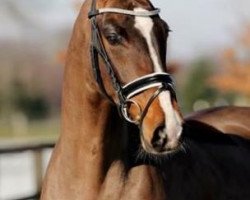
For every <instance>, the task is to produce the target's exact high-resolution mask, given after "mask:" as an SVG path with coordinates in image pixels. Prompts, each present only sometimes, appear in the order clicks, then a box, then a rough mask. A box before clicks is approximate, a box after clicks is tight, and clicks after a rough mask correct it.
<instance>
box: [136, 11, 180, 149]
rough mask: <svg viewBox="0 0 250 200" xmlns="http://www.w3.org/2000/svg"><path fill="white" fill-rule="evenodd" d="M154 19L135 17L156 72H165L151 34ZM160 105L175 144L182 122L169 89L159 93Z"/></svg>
mask: <svg viewBox="0 0 250 200" xmlns="http://www.w3.org/2000/svg"><path fill="white" fill-rule="evenodd" d="M134 11H146V10H144V9H142V8H135V9H134ZM153 25H154V24H153V20H152V19H151V18H150V17H139V16H136V17H135V28H137V29H138V30H139V31H140V32H141V34H142V35H143V37H144V38H145V40H146V42H147V45H148V49H149V54H150V57H151V60H152V62H153V65H154V71H155V72H163V69H162V66H161V64H160V59H159V55H157V51H156V50H155V48H154V46H153V40H152V37H151V34H153V32H152V31H153ZM159 101H160V105H161V107H162V109H163V112H164V114H165V125H166V131H165V133H164V134H167V135H168V139H169V144H168V145H169V147H171V146H173V147H174V146H175V145H176V142H177V140H178V138H179V137H180V134H181V132H182V122H181V118H180V116H179V114H178V113H177V112H176V111H175V109H174V108H173V105H172V102H171V95H170V92H169V91H164V92H162V93H161V94H160V95H159Z"/></svg>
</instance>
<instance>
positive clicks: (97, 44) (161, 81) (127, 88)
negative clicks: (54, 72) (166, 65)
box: [88, 0, 176, 126]
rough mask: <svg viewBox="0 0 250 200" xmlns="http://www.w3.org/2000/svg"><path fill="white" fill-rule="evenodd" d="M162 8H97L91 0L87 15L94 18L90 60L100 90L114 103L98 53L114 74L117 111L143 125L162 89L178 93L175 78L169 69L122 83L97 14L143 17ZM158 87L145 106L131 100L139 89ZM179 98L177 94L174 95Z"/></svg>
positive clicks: (107, 68) (108, 70)
mask: <svg viewBox="0 0 250 200" xmlns="http://www.w3.org/2000/svg"><path fill="white" fill-rule="evenodd" d="M159 12H160V10H159V9H155V10H152V11H133V10H125V9H120V8H101V9H96V0H92V5H91V10H90V12H89V14H88V18H89V19H90V20H91V35H92V37H91V40H92V41H91V46H90V54H91V61H92V68H93V73H94V77H95V80H96V82H97V83H98V85H99V87H100V90H101V92H102V93H103V94H104V95H105V96H106V97H107V98H108V99H109V100H110V101H111V102H113V103H114V104H116V103H115V102H114V100H113V99H112V98H111V97H110V96H109V95H108V93H107V91H106V89H105V87H104V83H103V80H102V77H101V72H100V67H99V57H98V55H99V56H100V57H101V58H102V59H103V61H104V63H105V67H106V70H107V73H108V74H109V76H110V78H111V82H112V85H113V88H114V90H115V91H116V94H117V96H118V99H119V103H118V104H116V105H117V107H118V111H119V113H120V115H121V116H122V117H123V118H124V119H125V120H127V121H128V122H131V123H134V124H137V125H140V126H141V125H142V123H143V119H144V118H145V116H146V114H147V111H148V109H149V107H150V105H151V104H152V103H153V101H154V100H155V98H157V96H159V95H160V93H161V92H163V91H166V90H169V91H170V92H171V95H173V96H174V97H175V90H174V83H173V80H172V78H171V76H170V74H168V73H164V72H162V73H151V74H148V75H146V76H142V77H140V78H137V79H136V80H134V81H132V82H130V83H128V84H126V85H124V86H122V85H121V83H120V81H119V79H118V78H117V76H116V74H115V71H114V68H113V64H112V62H111V60H110V58H109V56H108V54H107V52H106V50H105V48H104V45H103V43H102V39H101V34H100V32H99V29H98V26H97V22H96V16H97V15H101V14H103V13H118V14H124V15H132V16H140V17H151V16H156V15H158V14H159ZM156 87H157V88H158V89H157V90H156V91H155V92H154V93H153V95H152V96H151V98H150V99H149V100H148V102H147V104H146V106H145V108H144V110H142V109H141V107H140V105H139V104H138V103H137V102H136V101H134V100H132V99H131V98H132V97H134V96H136V95H138V94H139V93H141V92H143V91H146V90H148V89H150V88H156ZM175 98H176V97H175ZM132 104H133V105H134V106H136V108H137V109H138V111H139V112H140V117H139V118H138V119H132V118H131V117H130V116H129V113H128V109H129V106H131V105H132Z"/></svg>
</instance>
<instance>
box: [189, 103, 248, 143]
mask: <svg viewBox="0 0 250 200" xmlns="http://www.w3.org/2000/svg"><path fill="white" fill-rule="evenodd" d="M190 120H194V121H198V122H202V123H205V124H207V125H210V126H212V127H213V128H216V129H217V130H219V131H221V132H222V133H225V134H233V135H239V136H241V137H244V138H247V139H250V107H236V106H224V107H215V108H209V109H206V110H201V111H198V112H195V113H192V114H190V115H189V116H187V117H185V121H190Z"/></svg>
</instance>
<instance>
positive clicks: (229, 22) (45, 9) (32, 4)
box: [0, 0, 250, 60]
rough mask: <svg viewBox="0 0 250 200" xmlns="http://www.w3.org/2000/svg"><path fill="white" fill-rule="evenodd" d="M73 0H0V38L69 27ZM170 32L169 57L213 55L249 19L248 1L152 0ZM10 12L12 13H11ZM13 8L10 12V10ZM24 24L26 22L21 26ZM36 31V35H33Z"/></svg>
mask: <svg viewBox="0 0 250 200" xmlns="http://www.w3.org/2000/svg"><path fill="white" fill-rule="evenodd" d="M72 2H73V0H32V1H30V0H1V1H0V40H1V39H2V40H6V39H16V38H19V39H20V38H24V37H27V36H28V37H29V38H32V37H33V36H34V35H35V36H36V39H39V37H42V36H43V35H42V34H40V35H39V33H45V32H53V31H54V32H56V31H57V30H63V29H66V28H68V29H72V25H73V22H74V20H75V18H76V15H77V13H76V12H75V11H74V9H73V7H72V4H71V3H72ZM152 3H153V4H154V5H155V6H156V7H159V8H160V9H161V17H162V18H163V19H164V20H166V21H167V23H168V24H169V26H170V28H171V30H172V31H173V32H172V33H171V35H170V38H169V51H168V52H169V57H170V58H172V59H177V60H190V59H194V58H196V57H199V56H201V55H204V54H208V55H213V54H216V51H217V50H218V49H220V48H223V47H225V46H230V45H232V44H233V43H234V42H235V41H234V38H236V36H237V34H239V32H240V30H241V29H242V27H243V25H244V22H245V21H250V1H249V0H237V1H235V0H188V1H183V0H172V1H170V0H169V1H167V0H152ZM11 11H12V12H11ZM13 11H14V12H13ZM25 24H26V25H25ZM33 33H36V34H33Z"/></svg>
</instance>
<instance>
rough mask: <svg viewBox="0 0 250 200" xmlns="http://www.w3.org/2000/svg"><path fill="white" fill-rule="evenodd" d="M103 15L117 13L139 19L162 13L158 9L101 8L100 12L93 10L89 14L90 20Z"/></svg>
mask: <svg viewBox="0 0 250 200" xmlns="http://www.w3.org/2000/svg"><path fill="white" fill-rule="evenodd" d="M103 13H116V14H124V15H132V16H138V17H150V16H155V15H158V14H159V13H160V9H159V8H157V9H155V10H151V11H149V10H145V11H144V10H142V11H133V10H125V9H121V8H100V9H98V10H91V11H90V12H89V14H88V17H89V18H92V17H94V16H96V15H99V14H103Z"/></svg>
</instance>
